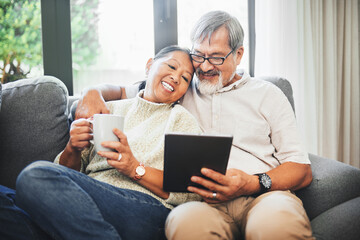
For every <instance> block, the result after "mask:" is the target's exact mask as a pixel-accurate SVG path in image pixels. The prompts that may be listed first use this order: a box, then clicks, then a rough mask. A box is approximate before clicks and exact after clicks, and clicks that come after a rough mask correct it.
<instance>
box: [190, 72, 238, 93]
mask: <svg viewBox="0 0 360 240" xmlns="http://www.w3.org/2000/svg"><path fill="white" fill-rule="evenodd" d="M235 74H236V71H235V72H234V73H233V74H232V75H231V77H230V79H229V80H228V81H227V82H226V83H228V82H230V81H231V79H233V78H234V77H235ZM226 83H225V85H226ZM196 87H197V89H198V90H199V91H200V93H201V94H209V95H211V94H214V93H216V92H217V91H218V90H220V89H222V88H223V87H224V84H223V78H222V73H221V72H220V71H219V79H218V81H217V83H215V84H214V83H211V82H210V81H209V80H206V79H204V80H200V79H199V77H197V79H196Z"/></svg>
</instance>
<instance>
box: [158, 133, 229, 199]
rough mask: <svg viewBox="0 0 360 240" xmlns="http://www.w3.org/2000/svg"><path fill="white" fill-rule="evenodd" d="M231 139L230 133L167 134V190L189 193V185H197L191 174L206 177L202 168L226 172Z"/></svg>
mask: <svg viewBox="0 0 360 240" xmlns="http://www.w3.org/2000/svg"><path fill="white" fill-rule="evenodd" d="M232 139H233V137H232V136H231V135H198V134H196V135H193V134H177V133H168V134H165V151H164V182H163V188H164V190H165V191H168V192H188V191H187V187H188V186H189V185H192V186H196V185H195V183H193V182H191V181H190V178H191V176H194V175H196V176H203V175H202V174H201V172H200V170H201V168H203V167H206V168H210V169H213V170H215V171H217V172H220V173H222V174H225V172H226V168H227V163H228V160H229V155H230V150H231V145H232ZM197 187H200V186H197Z"/></svg>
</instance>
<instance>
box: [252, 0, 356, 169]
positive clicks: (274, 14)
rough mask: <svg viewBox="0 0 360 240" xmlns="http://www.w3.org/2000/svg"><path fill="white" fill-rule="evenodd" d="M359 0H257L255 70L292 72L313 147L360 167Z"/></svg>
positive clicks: (305, 132) (303, 123)
mask: <svg viewBox="0 0 360 240" xmlns="http://www.w3.org/2000/svg"><path fill="white" fill-rule="evenodd" d="M358 4H359V1H358V0H292V1H288V0H272V1H268V0H256V9H255V16H256V19H255V21H256V28H255V29H256V56H255V76H264V75H277V76H282V77H285V78H287V79H288V80H289V81H290V82H291V84H292V86H293V90H294V99H295V109H296V116H297V120H298V124H299V128H300V130H301V133H302V137H303V142H304V145H305V148H306V150H307V151H308V152H311V153H314V154H318V155H321V156H324V157H328V158H332V159H336V160H339V161H342V162H345V163H347V164H350V165H353V166H355V167H360V107H359V102H360V97H359V91H360V86H359V82H360V76H359V75H360V74H359V14H358Z"/></svg>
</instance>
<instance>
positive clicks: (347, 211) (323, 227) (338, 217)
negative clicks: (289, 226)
mask: <svg viewBox="0 0 360 240" xmlns="http://www.w3.org/2000/svg"><path fill="white" fill-rule="evenodd" d="M359 206H360V197H357V198H354V199H351V200H349V201H347V202H344V203H341V204H339V205H337V206H335V207H333V208H330V209H329V210H327V211H325V212H323V213H322V214H320V215H319V216H317V217H316V218H314V219H313V220H312V221H311V228H312V230H313V234H314V237H316V239H317V240H338V239H346V240H358V239H359V237H360V224H359V217H360V208H359Z"/></svg>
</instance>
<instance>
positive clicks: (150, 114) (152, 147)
mask: <svg viewBox="0 0 360 240" xmlns="http://www.w3.org/2000/svg"><path fill="white" fill-rule="evenodd" d="M142 94H143V91H141V92H139V94H138V95H137V96H136V97H135V98H132V99H127V100H120V101H112V102H108V103H107V106H108V108H109V110H110V113H112V114H115V115H121V116H124V118H125V122H124V133H125V135H126V136H127V138H128V143H129V146H130V149H131V150H132V152H133V154H134V156H135V158H136V159H137V160H138V161H139V162H141V163H144V164H145V165H146V166H150V167H153V168H157V169H160V170H163V168H164V134H165V133H168V132H184V133H195V134H197V133H201V129H200V127H199V125H198V123H197V121H196V119H195V118H194V117H193V116H192V115H191V114H190V113H189V112H188V111H187V110H186V109H185V108H183V107H182V106H180V105H175V106H172V105H171V104H158V103H153V102H149V101H146V100H144V99H143V98H142V97H140V96H142ZM60 154H61V153H60ZM60 154H59V155H58V156H57V157H56V159H55V163H58V162H59V158H60ZM80 171H81V172H83V173H85V174H87V175H88V176H90V177H92V178H94V179H96V180H99V181H102V182H106V183H109V184H111V185H113V186H116V187H119V188H126V189H131V190H136V191H140V192H143V193H146V194H149V195H151V196H153V197H154V198H156V199H158V200H159V201H160V202H161V203H162V204H164V206H165V207H167V208H173V207H174V206H176V205H179V204H181V203H184V202H187V201H194V200H200V197H199V196H198V195H196V194H190V193H170V196H169V198H168V199H166V200H165V199H162V198H160V197H158V196H156V195H155V194H153V193H152V192H151V191H149V190H148V189H147V188H144V187H143V186H141V185H140V184H138V183H137V182H134V181H133V180H131V179H129V178H128V177H126V176H124V175H122V174H121V173H119V172H118V171H117V170H116V169H114V168H113V167H111V166H110V165H108V163H107V161H106V159H105V158H102V157H100V156H99V155H97V154H96V152H95V150H94V146H93V145H91V147H90V148H89V149H85V150H84V151H83V152H82V156H81V170H80Z"/></svg>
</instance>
